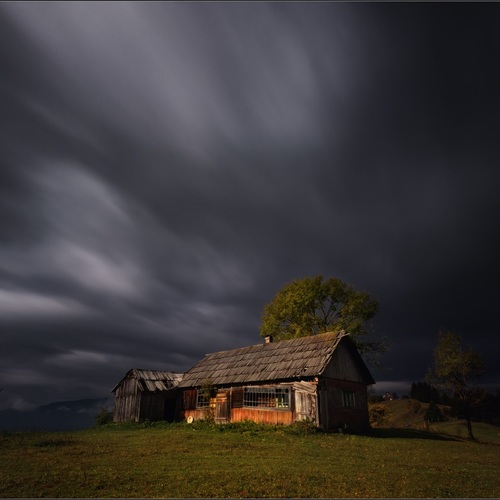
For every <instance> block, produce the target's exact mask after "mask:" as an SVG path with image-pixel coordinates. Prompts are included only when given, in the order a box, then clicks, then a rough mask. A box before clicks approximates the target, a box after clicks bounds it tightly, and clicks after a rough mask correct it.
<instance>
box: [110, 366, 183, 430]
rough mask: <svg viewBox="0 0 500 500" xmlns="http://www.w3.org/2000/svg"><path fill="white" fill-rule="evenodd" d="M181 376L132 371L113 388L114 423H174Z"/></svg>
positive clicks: (170, 373)
mask: <svg viewBox="0 0 500 500" xmlns="http://www.w3.org/2000/svg"><path fill="white" fill-rule="evenodd" d="M181 380H182V373H175V372H163V371H157V370H139V369H132V370H129V371H128V372H127V374H126V375H125V376H124V377H123V378H122V379H121V380H120V382H119V383H118V384H117V385H116V386H115V387H114V388H113V389H112V391H111V392H114V393H115V410H114V415H113V420H114V421H115V422H129V421H135V422H139V421H140V420H150V421H154V420H174V419H175V417H176V413H177V409H176V403H177V392H176V387H177V386H178V384H179V382H180V381H181Z"/></svg>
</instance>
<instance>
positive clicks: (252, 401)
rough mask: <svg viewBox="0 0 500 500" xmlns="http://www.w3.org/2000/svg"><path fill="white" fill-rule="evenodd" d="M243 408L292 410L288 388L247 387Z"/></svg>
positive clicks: (244, 391)
mask: <svg viewBox="0 0 500 500" xmlns="http://www.w3.org/2000/svg"><path fill="white" fill-rule="evenodd" d="M243 406H246V407H250V408H256V407H258V408H290V389H289V388H288V387H245V388H244V389H243Z"/></svg>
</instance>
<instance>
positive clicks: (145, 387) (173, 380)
mask: <svg viewBox="0 0 500 500" xmlns="http://www.w3.org/2000/svg"><path fill="white" fill-rule="evenodd" d="M183 375H184V374H183V373H177V372H164V371H161V370H142V369H139V368H133V369H132V370H129V371H128V372H127V374H126V375H125V376H124V377H123V378H122V379H121V380H120V382H118V384H116V386H115V387H114V388H113V389H112V391H111V392H115V391H116V389H117V388H118V386H119V385H120V384H121V383H122V382H123V381H124V380H126V379H130V378H135V379H136V380H137V386H138V389H139V390H140V391H150V392H162V391H169V390H170V389H174V388H175V387H177V386H178V385H179V382H180V381H181V380H182V377H183Z"/></svg>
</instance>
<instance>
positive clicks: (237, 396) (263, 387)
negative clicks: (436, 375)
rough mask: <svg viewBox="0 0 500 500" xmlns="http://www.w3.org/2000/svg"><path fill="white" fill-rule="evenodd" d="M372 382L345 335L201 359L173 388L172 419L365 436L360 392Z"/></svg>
mask: <svg viewBox="0 0 500 500" xmlns="http://www.w3.org/2000/svg"><path fill="white" fill-rule="evenodd" d="M374 383H375V381H374V379H373V377H372V375H371V374H370V372H369V370H368V368H367V367H366V365H365V363H364V361H363V359H362V358H361V356H360V354H359V352H358V350H357V348H356V346H355V344H354V342H353V341H352V340H351V339H350V338H349V336H348V335H347V334H346V333H345V332H344V331H340V332H328V333H323V334H318V335H313V336H310V337H302V338H297V339H292V340H282V341H278V342H273V341H272V338H270V337H266V340H265V341H264V343H263V344H258V345H252V346H249V347H243V348H239V349H232V350H228V351H222V352H215V353H211V354H207V355H206V356H205V357H204V358H203V359H202V360H201V361H199V362H198V363H197V364H196V365H195V366H193V367H192V368H191V369H190V370H189V371H188V372H186V373H185V374H184V377H183V378H182V380H181V381H180V382H179V385H178V390H179V394H178V396H179V398H180V402H179V403H180V404H179V405H178V418H179V419H181V420H182V419H186V420H188V421H192V420H196V419H204V418H207V415H209V414H210V413H211V415H212V416H213V418H214V419H215V421H216V422H217V423H226V422H237V421H241V420H252V421H255V422H265V423H272V424H291V423H293V422H297V421H301V420H306V419H309V420H310V421H312V422H314V423H315V424H316V425H318V426H319V427H321V428H323V429H325V430H338V429H344V430H345V429H348V430H353V431H363V430H365V429H367V428H369V419H368V401H367V387H368V386H369V385H372V384H374Z"/></svg>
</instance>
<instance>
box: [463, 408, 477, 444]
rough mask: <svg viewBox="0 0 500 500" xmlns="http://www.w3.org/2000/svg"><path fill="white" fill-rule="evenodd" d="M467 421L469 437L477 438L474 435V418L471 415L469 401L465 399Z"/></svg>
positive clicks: (473, 439) (471, 438)
mask: <svg viewBox="0 0 500 500" xmlns="http://www.w3.org/2000/svg"><path fill="white" fill-rule="evenodd" d="M465 421H466V422H467V439H470V440H471V441H475V440H476V438H475V437H474V434H472V420H471V417H470V406H469V401H465Z"/></svg>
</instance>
